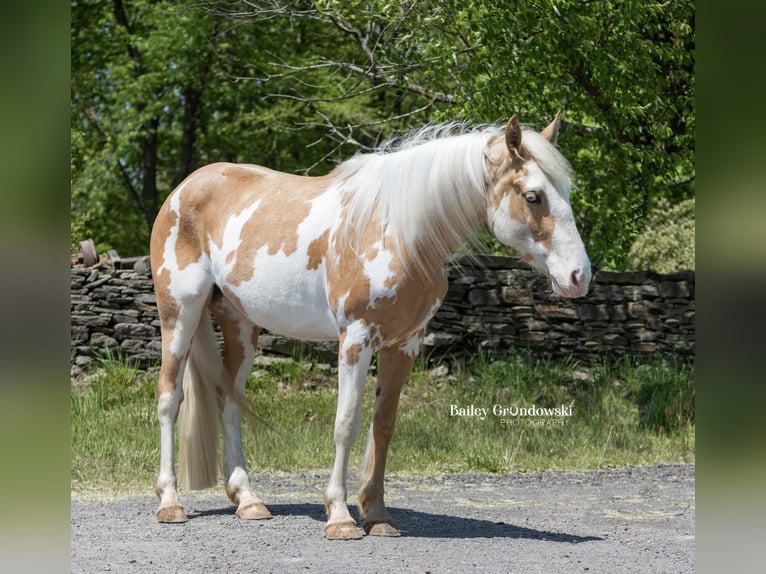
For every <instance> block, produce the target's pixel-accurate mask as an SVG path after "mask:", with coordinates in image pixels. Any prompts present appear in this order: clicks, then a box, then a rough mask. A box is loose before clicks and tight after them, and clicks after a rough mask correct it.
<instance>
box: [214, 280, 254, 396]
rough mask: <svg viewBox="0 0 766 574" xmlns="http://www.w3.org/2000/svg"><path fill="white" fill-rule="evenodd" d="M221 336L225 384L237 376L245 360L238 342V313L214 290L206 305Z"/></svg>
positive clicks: (239, 322)
mask: <svg viewBox="0 0 766 574" xmlns="http://www.w3.org/2000/svg"><path fill="white" fill-rule="evenodd" d="M208 308H209V309H210V312H211V313H212V314H213V317H214V318H215V320H216V322H217V323H218V325H219V326H220V327H221V335H223V341H224V349H223V365H224V368H225V369H226V374H227V375H228V377H227V384H230V382H231V381H233V380H234V378H235V377H236V375H237V371H238V370H239V367H240V365H241V364H242V362H243V361H244V360H245V347H244V346H243V344H242V342H241V341H240V337H239V335H240V333H239V331H240V328H241V323H242V321H241V320H237V319H238V317H237V315H239V311H238V310H237V309H236V308H235V307H234V306H233V305H232V303H231V302H229V301H228V300H227V299H226V298H224V297H223V294H222V293H221V291H220V290H218V289H215V291H214V293H213V298H212V299H211V301H210V304H209V305H208Z"/></svg>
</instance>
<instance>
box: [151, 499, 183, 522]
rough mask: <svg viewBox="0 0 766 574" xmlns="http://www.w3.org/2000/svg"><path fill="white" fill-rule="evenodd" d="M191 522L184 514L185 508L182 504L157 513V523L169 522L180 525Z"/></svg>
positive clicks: (162, 509) (167, 507)
mask: <svg viewBox="0 0 766 574" xmlns="http://www.w3.org/2000/svg"><path fill="white" fill-rule="evenodd" d="M187 520H189V519H188V518H187V517H186V512H184V507H183V506H181V505H180V504H176V505H174V506H165V507H164V508H160V509H159V510H158V511H157V522H169V523H175V524H180V523H181V522H186V521H187Z"/></svg>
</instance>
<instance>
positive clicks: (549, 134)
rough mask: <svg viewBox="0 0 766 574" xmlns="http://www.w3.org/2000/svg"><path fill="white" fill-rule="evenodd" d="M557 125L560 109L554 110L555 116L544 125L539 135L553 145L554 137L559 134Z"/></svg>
mask: <svg viewBox="0 0 766 574" xmlns="http://www.w3.org/2000/svg"><path fill="white" fill-rule="evenodd" d="M559 126H561V111H559V112H556V117H555V118H553V121H552V122H551V123H549V124H548V125H547V126H545V129H544V130H543V131H541V132H540V135H541V136H543V137H544V138H545V139H547V140H548V141H549V142H551V143H552V144H554V145H555V143H556V138H557V137H558V135H559Z"/></svg>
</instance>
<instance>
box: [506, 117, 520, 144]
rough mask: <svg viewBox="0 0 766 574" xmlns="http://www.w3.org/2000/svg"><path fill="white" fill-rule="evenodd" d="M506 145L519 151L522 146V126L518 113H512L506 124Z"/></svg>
mask: <svg viewBox="0 0 766 574" xmlns="http://www.w3.org/2000/svg"><path fill="white" fill-rule="evenodd" d="M505 145H507V146H508V149H509V150H511V151H513V150H516V151H518V150H519V149H520V148H521V126H520V125H519V118H517V117H516V114H514V115H512V116H511V119H510V120H508V123H507V124H505Z"/></svg>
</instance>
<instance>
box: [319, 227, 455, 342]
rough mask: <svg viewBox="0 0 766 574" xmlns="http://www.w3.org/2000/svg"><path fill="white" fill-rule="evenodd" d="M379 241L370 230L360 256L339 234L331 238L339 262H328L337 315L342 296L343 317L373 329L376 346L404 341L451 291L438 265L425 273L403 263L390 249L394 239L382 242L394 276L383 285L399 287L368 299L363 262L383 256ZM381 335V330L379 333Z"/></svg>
mask: <svg viewBox="0 0 766 574" xmlns="http://www.w3.org/2000/svg"><path fill="white" fill-rule="evenodd" d="M379 240H380V237H378V236H377V234H375V233H373V232H372V227H371V228H368V230H367V231H366V233H365V237H363V240H362V242H361V255H358V254H357V253H355V252H354V250H353V249H349V248H348V244H347V243H346V242H345V241H343V240H342V239H341V238H340V237H338V235H335V236H334V237H333V238H332V248H333V251H334V252H335V253H336V254H338V258H337V259H335V258H333V257H330V258H328V260H327V285H328V298H329V301H330V304H331V306H332V308H333V311H334V312H337V310H338V305H339V302H340V300H341V298H342V297H343V296H344V295H346V294H348V296H347V297H346V299H345V301H344V306H343V309H344V313H345V315H346V317H348V318H352V317H353V318H354V319H356V320H363V321H364V322H365V323H366V324H367V325H369V326H371V328H372V331H373V332H374V334H373V335H371V337H370V342H371V344H372V345H373V347H378V346H379V345H381V344H382V343H384V342H385V343H392V342H397V341H402V342H403V341H404V340H406V339H407V338H408V337H409V336H410V335H412V333H414V332H415V331H417V330H418V328H420V326H421V324H422V323H423V321H424V320H425V319H426V318H427V317H428V315H429V314H430V313H431V312H432V311H433V306H434V304H435V303H436V301H437V300H443V299H444V295H445V294H446V292H447V279H446V277H445V276H444V274H443V273H442V272H441V267H435V268H434V269H431V270H429V271H428V272H426V273H420V272H412V271H410V270H405V264H404V262H403V261H402V260H401V259H400V258H399V257H398V256H397V250H396V249H394V248H393V246H391V245H385V244H386V243H390V241H392V239H391V237H390V236H389V237H386V238H385V239H384V248H385V249H387V250H389V251H390V252H391V254H392V256H393V257H392V259H391V261H390V262H389V270H390V271H391V274H390V276H389V277H388V278H387V279H386V281H385V282H384V287H387V288H392V287H393V286H396V292H395V294H394V295H393V296H391V297H382V298H379V299H376V300H375V301H371V300H370V295H371V293H370V291H371V288H370V278H369V277H368V276H367V275H366V274H365V272H364V262H365V260H372V259H374V258H375V257H377V256H378V255H379V249H378V248H377V247H375V243H377V242H378V241H379ZM375 331H377V332H375Z"/></svg>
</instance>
